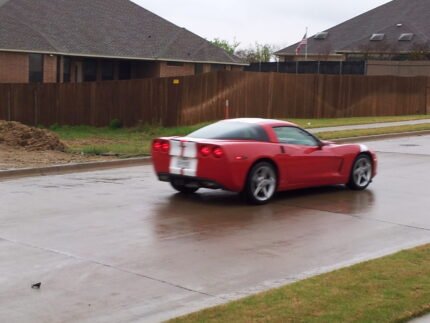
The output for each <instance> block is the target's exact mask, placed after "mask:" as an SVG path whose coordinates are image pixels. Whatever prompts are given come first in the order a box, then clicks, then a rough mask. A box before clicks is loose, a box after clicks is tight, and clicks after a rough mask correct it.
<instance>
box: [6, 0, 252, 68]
mask: <svg viewBox="0 0 430 323" xmlns="http://www.w3.org/2000/svg"><path fill="white" fill-rule="evenodd" d="M0 51H18V52H38V53H49V54H62V55H73V56H87V57H106V58H124V59H143V60H163V61H183V62H199V63H219V64H233V65H246V64H244V63H243V62H242V61H241V60H240V59H239V58H237V57H236V56H234V55H230V54H228V53H227V52H226V51H224V50H223V49H221V48H218V47H216V46H214V45H212V44H211V43H210V42H208V41H207V40H205V39H203V38H201V37H199V36H197V35H195V34H193V33H192V32H190V31H188V30H186V29H184V28H180V27H178V26H176V25H174V24H173V23H171V22H169V21H167V20H165V19H163V18H161V17H159V16H157V15H156V14H154V13H152V12H150V11H148V10H146V9H144V8H142V7H140V6H138V5H137V4H135V3H133V2H131V1H129V0H37V1H35V0H0Z"/></svg>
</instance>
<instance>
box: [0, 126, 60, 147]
mask: <svg viewBox="0 0 430 323" xmlns="http://www.w3.org/2000/svg"><path fill="white" fill-rule="evenodd" d="M0 144H5V145H8V146H11V147H17V148H20V147H21V148H24V149H26V150H30V151H42V150H55V151H65V149H66V146H65V145H64V144H63V143H62V142H61V141H60V139H59V138H58V136H57V135H56V134H54V133H52V132H50V131H49V130H45V129H38V128H34V127H29V126H26V125H23V124H22V123H19V122H14V121H3V120H0Z"/></svg>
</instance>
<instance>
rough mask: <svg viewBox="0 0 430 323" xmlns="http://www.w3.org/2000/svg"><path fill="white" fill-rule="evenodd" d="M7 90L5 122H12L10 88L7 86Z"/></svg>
mask: <svg viewBox="0 0 430 323" xmlns="http://www.w3.org/2000/svg"><path fill="white" fill-rule="evenodd" d="M7 89H8V90H7V121H12V107H11V105H12V98H11V96H12V93H11V92H12V86H11V85H8V87H7Z"/></svg>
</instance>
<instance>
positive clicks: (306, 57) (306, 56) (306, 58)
mask: <svg viewBox="0 0 430 323" xmlns="http://www.w3.org/2000/svg"><path fill="white" fill-rule="evenodd" d="M305 50H306V52H305V61H307V60H308V27H306V49H305Z"/></svg>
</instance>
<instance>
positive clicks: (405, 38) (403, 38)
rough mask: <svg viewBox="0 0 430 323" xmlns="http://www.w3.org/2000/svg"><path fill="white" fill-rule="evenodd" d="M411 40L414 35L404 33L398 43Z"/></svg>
mask: <svg viewBox="0 0 430 323" xmlns="http://www.w3.org/2000/svg"><path fill="white" fill-rule="evenodd" d="M413 38H414V34H412V33H405V34H401V35H400V37H399V41H411V40H412V39H413Z"/></svg>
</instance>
